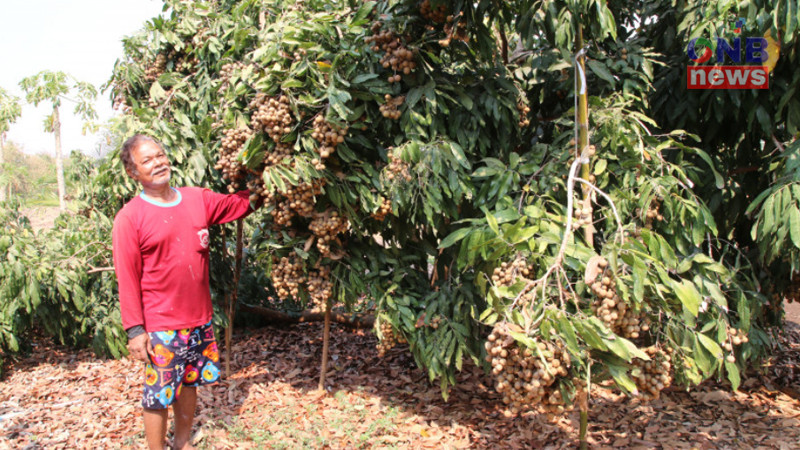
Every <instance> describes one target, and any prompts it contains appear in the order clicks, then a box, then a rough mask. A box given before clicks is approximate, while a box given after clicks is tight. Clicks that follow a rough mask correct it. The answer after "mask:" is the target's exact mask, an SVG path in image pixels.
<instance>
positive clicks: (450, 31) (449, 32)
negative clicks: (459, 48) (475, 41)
mask: <svg viewBox="0 0 800 450" xmlns="http://www.w3.org/2000/svg"><path fill="white" fill-rule="evenodd" d="M459 16H460V13H459ZM454 20H455V18H454V17H453V16H447V23H446V24H445V25H444V33H445V35H446V36H445V38H444V39H440V40H439V45H441V46H442V47H448V46H449V45H450V42H451V41H452V40H453V39H455V40H457V41H462V42H469V36H468V35H467V25H466V23H464V21H463V20H459V21H457V22H456V24H455V25H453V21H454Z"/></svg>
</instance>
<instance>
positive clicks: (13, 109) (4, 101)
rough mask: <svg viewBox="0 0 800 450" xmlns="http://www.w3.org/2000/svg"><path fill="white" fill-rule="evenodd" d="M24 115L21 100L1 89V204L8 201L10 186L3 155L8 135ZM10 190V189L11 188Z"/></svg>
mask: <svg viewBox="0 0 800 450" xmlns="http://www.w3.org/2000/svg"><path fill="white" fill-rule="evenodd" d="M20 114H22V107H21V106H20V103H19V98H17V97H15V96H13V95H11V94H9V93H8V92H6V90H5V89H3V88H2V87H0V202H2V201H5V199H6V186H10V183H9V181H10V179H8V178H9V176H8V170H7V168H6V167H5V166H4V163H5V159H4V156H3V154H4V153H5V148H6V133H7V132H8V129H9V127H11V124H12V123H14V122H16V121H17V118H19V116H20ZM9 189H10V187H9Z"/></svg>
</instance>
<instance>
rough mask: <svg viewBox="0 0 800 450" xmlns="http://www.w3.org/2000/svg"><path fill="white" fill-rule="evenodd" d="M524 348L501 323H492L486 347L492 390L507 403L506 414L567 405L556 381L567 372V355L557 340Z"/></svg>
mask: <svg viewBox="0 0 800 450" xmlns="http://www.w3.org/2000/svg"><path fill="white" fill-rule="evenodd" d="M534 341H535V342H536V346H535V347H533V348H530V347H526V346H524V345H521V344H520V343H518V342H516V341H515V340H514V338H513V337H512V336H511V335H510V334H509V333H508V330H507V326H506V325H504V324H498V325H495V327H494V329H493V330H492V333H491V334H489V337H488V340H487V342H486V344H485V346H486V353H487V356H486V361H487V362H489V363H490V364H491V365H492V376H493V377H494V378H495V390H497V392H498V393H499V394H501V395H502V396H503V403H505V404H506V405H508V410H507V411H506V412H505V414H506V415H507V416H516V415H517V414H519V413H520V412H525V411H529V410H533V409H535V408H538V409H540V410H542V411H544V412H548V413H562V412H564V411H565V409H566V408H567V405H566V403H565V402H564V399H563V398H562V396H561V390H560V389H559V385H558V381H559V380H562V379H565V378H566V377H567V376H568V374H569V370H568V369H569V367H570V358H569V355H568V354H567V352H566V350H565V349H564V346H563V344H562V343H561V342H560V341H541V340H539V339H537V338H534Z"/></svg>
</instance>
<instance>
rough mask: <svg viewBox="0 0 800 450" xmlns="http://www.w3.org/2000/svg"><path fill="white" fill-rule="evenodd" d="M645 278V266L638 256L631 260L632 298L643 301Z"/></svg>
mask: <svg viewBox="0 0 800 450" xmlns="http://www.w3.org/2000/svg"><path fill="white" fill-rule="evenodd" d="M645 278H647V266H645V264H644V261H642V260H641V259H640V258H635V259H634V260H633V298H634V299H636V301H637V302H639V303H641V302H642V301H644V281H645Z"/></svg>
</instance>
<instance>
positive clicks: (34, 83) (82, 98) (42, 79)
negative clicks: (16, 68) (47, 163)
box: [19, 70, 97, 211]
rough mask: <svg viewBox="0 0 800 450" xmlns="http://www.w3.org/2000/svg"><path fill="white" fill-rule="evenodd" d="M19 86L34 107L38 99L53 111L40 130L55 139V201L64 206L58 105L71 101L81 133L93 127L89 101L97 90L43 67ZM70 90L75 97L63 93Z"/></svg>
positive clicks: (62, 207) (95, 116) (91, 107)
mask: <svg viewBox="0 0 800 450" xmlns="http://www.w3.org/2000/svg"><path fill="white" fill-rule="evenodd" d="M19 85H20V86H21V87H22V89H23V90H24V91H25V94H26V97H25V98H26V100H27V101H28V103H32V104H33V105H34V106H38V105H39V103H41V102H51V103H52V104H53V112H52V113H51V114H50V115H48V116H47V117H45V119H44V130H45V132H47V133H53V135H54V136H55V138H56V179H57V181H58V204H59V207H60V208H61V211H64V210H65V209H66V201H65V197H66V185H65V183H64V160H63V157H62V156H61V119H60V116H59V107H60V106H61V101H62V100H68V101H71V102H73V103H75V114H77V115H78V116H79V117H81V118H82V119H83V120H84V126H83V132H84V133H85V132H86V130H87V129H94V128H96V126H95V125H94V124H93V123H92V120H94V119H96V118H97V113H96V112H95V110H94V106H92V102H93V101H94V99H95V98H96V97H97V89H96V88H95V87H94V86H93V85H92V84H91V83H87V82H84V81H78V80H76V79H75V78H73V77H72V76H70V75H67V74H66V73H64V72H51V71H49V70H44V71H42V72H39V73H38V74H36V75H34V76H32V77H27V78H24V79H23V80H22V81H20V83H19ZM70 92H75V93H76V94H77V97H76V98H74V99H73V98H70V97H68V96H67V95H68V94H70Z"/></svg>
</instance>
